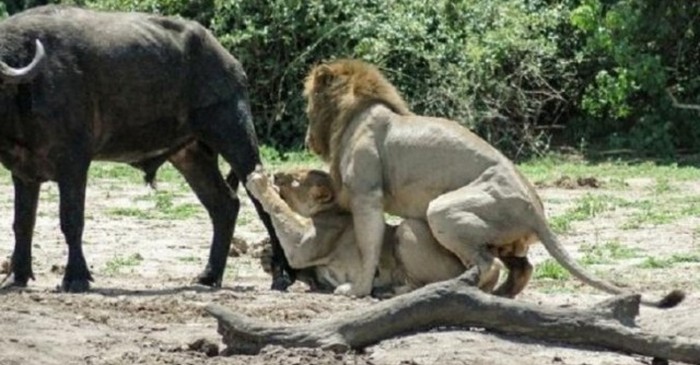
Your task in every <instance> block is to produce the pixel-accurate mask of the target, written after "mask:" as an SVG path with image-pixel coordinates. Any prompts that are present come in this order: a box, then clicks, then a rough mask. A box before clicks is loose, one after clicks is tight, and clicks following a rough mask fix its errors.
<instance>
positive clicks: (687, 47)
mask: <svg viewBox="0 0 700 365" xmlns="http://www.w3.org/2000/svg"><path fill="white" fill-rule="evenodd" d="M698 16H700V4H699V3H697V2H687V1H683V0H671V1H658V2H653V1H646V0H618V1H601V0H584V1H581V4H579V5H578V6H577V7H575V8H574V9H573V10H572V12H571V23H572V25H573V26H574V27H575V28H576V30H577V35H578V36H579V37H580V38H581V40H582V42H581V47H580V48H579V49H578V50H577V55H576V58H577V60H578V61H579V62H578V65H577V69H578V70H579V75H578V77H577V78H579V79H581V80H583V81H584V85H583V86H584V90H585V91H584V93H583V95H582V97H581V99H580V113H579V115H578V117H577V118H576V119H575V120H574V121H573V123H572V125H570V128H569V133H570V135H572V136H576V137H577V138H585V139H588V140H591V141H595V142H597V144H599V145H604V146H608V147H611V148H631V149H633V150H635V151H645V152H646V153H648V154H653V155H673V154H674V153H675V152H676V151H677V150H678V149H679V148H681V149H695V150H696V151H697V146H698V145H700V131H699V130H698V128H697V127H693V125H694V124H696V123H697V120H698V113H697V111H691V110H685V109H680V108H676V107H674V106H673V101H672V96H671V95H673V94H675V96H676V97H678V98H680V99H682V100H689V101H692V102H697V101H698V100H699V98H698V92H699V91H700V74H699V73H698V71H700V65H698V63H697V60H698V59H700V58H698V57H700V51H699V50H698V47H697V44H698V42H700V23H698V22H697V21H696V19H697V18H698Z"/></svg>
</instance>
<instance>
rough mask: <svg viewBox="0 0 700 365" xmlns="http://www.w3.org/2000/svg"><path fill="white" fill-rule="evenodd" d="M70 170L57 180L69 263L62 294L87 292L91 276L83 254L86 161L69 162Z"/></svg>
mask: <svg viewBox="0 0 700 365" xmlns="http://www.w3.org/2000/svg"><path fill="white" fill-rule="evenodd" d="M70 163H71V165H70V167H67V168H64V169H62V170H61V171H63V172H64V174H63V175H62V176H61V177H59V179H58V190H59V199H60V202H59V215H60V220H61V231H62V232H63V236H64V237H65V239H66V243H67V244H68V264H67V265H66V272H65V274H64V276H63V282H62V283H61V289H62V290H63V291H65V292H71V293H81V292H85V291H87V290H88V289H90V281H92V275H91V274H90V271H89V270H88V267H87V263H86V262H85V256H84V255H83V227H84V225H85V187H86V184H87V172H88V167H89V165H90V163H89V161H88V162H84V163H81V162H78V160H77V159H76V160H71V161H70Z"/></svg>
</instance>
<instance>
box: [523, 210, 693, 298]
mask: <svg viewBox="0 0 700 365" xmlns="http://www.w3.org/2000/svg"><path fill="white" fill-rule="evenodd" d="M534 230H535V232H536V233H537V236H538V237H539V239H540V241H541V242H542V244H543V245H544V247H545V248H546V249H547V252H549V254H550V255H552V257H554V258H555V259H556V260H557V262H559V264H561V265H562V266H563V267H564V268H565V269H566V270H568V271H569V272H570V273H572V274H573V275H574V276H576V277H577V278H579V279H580V280H581V281H583V282H584V283H586V284H588V285H590V286H592V287H594V288H596V289H600V290H602V291H605V292H607V293H610V294H627V293H630V291H628V290H625V289H622V288H620V287H618V286H615V285H613V284H611V283H609V282H607V281H605V280H603V279H601V278H598V277H596V276H595V275H593V274H591V273H590V272H588V271H587V270H586V269H585V268H584V267H583V266H581V265H579V264H578V262H576V260H574V259H573V257H571V255H569V253H568V252H567V251H566V249H565V248H564V246H562V244H561V243H560V242H559V240H558V239H557V237H556V235H555V234H554V232H552V230H551V229H550V228H549V226H548V225H547V223H546V222H544V220H541V219H540V220H539V222H538V223H537V224H535V227H534ZM683 299H685V293H684V292H683V291H682V290H678V289H675V290H672V291H671V292H670V293H668V294H667V295H666V296H664V297H663V298H661V299H660V300H656V301H651V300H648V299H644V298H642V299H641V303H642V304H644V305H647V306H651V307H657V308H672V307H675V306H676V305H677V304H678V303H680V302H681V301H683Z"/></svg>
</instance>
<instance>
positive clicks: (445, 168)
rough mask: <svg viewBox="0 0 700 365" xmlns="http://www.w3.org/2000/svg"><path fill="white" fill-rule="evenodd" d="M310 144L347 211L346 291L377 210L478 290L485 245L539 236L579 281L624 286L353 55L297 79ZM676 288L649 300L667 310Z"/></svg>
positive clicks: (518, 185)
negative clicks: (453, 264)
mask: <svg viewBox="0 0 700 365" xmlns="http://www.w3.org/2000/svg"><path fill="white" fill-rule="evenodd" d="M304 96H305V97H306V99H307V110H306V111H307V115H308V118H309V126H308V130H307V135H306V143H307V145H308V147H309V148H310V149H311V150H312V151H313V152H314V153H316V154H318V155H320V156H321V157H322V158H323V159H324V160H325V161H326V162H329V163H330V173H331V177H332V178H333V182H334V184H335V188H336V191H337V192H338V203H339V205H340V206H341V207H343V208H346V209H349V210H350V211H351V212H352V216H353V221H354V226H355V235H356V242H357V245H358V246H359V249H360V253H361V257H362V275H360V278H359V279H357V280H355V281H353V282H352V285H351V287H350V288H348V290H347V292H346V294H348V295H354V296H364V295H367V294H369V292H370V290H371V289H372V278H373V277H374V273H375V270H376V268H377V263H378V262H379V257H380V252H381V247H382V238H383V236H384V231H385V224H384V211H386V212H389V213H391V214H394V215H397V216H400V217H404V218H412V219H418V220H425V221H427V222H428V225H429V226H430V229H431V231H432V233H433V235H434V237H435V238H436V239H437V241H438V242H439V244H441V245H442V246H443V247H445V248H446V249H447V250H449V251H450V252H452V253H454V254H455V255H456V256H457V257H458V258H459V259H460V260H461V261H462V263H464V264H465V266H466V265H468V264H469V263H472V262H474V263H475V264H476V265H477V267H478V269H479V272H480V283H479V286H480V287H483V285H485V284H486V283H488V282H491V281H493V276H494V275H496V273H497V272H498V270H497V268H498V267H499V265H500V263H499V262H498V260H495V258H494V255H493V254H492V252H491V250H490V249H489V245H490V246H492V247H498V246H501V245H503V244H511V243H512V242H514V241H517V240H520V239H523V237H525V241H528V242H529V241H534V239H532V240H531V239H530V238H529V237H531V236H532V237H533V238H534V237H537V238H539V240H541V241H542V243H543V244H544V246H545V247H546V249H547V251H549V253H550V254H551V255H552V256H553V257H554V258H555V259H557V261H558V262H559V263H560V264H561V265H562V266H564V267H565V268H566V269H567V270H569V271H570V272H572V273H573V274H574V275H575V276H577V277H578V278H579V279H581V280H582V281H584V282H586V283H588V284H590V285H592V286H594V287H596V288H598V289H601V290H604V291H606V292H609V293H614V294H620V293H625V292H627V291H626V290H623V289H621V288H619V287H617V286H615V285H613V284H611V283H608V282H606V281H603V280H601V279H599V278H596V277H595V276H593V275H592V274H590V273H588V272H587V271H585V270H584V269H583V268H582V267H581V266H580V265H579V264H578V263H577V262H576V261H575V260H573V259H572V258H571V256H570V255H569V254H568V253H567V251H566V250H565V249H564V248H563V246H562V245H561V244H560V243H559V241H558V240H557V238H556V236H555V235H554V233H553V232H552V231H551V229H550V228H549V226H548V224H547V221H546V219H545V217H544V210H543V209H542V206H541V204H539V198H538V196H537V193H536V192H535V189H534V187H533V186H532V184H530V183H529V181H527V179H525V178H524V177H523V176H522V175H521V174H520V172H519V171H518V170H517V169H516V167H515V166H514V164H513V163H512V162H511V161H510V160H509V159H508V158H506V157H505V156H504V155H503V154H501V153H500V152H499V151H498V150H496V149H495V148H494V147H493V146H491V145H489V144H488V143H487V142H485V141H484V140H482V139H481V138H479V137H478V136H477V135H475V134H473V133H472V132H470V131H469V130H467V129H466V128H464V127H462V126H460V125H459V124H458V123H456V122H454V121H450V120H446V119H441V118H433V117H426V116H417V115H414V114H413V113H411V111H410V110H409V108H408V106H407V105H406V103H405V102H404V100H403V99H402V98H401V96H400V95H399V93H398V92H397V90H396V89H395V88H394V86H393V85H392V84H391V83H389V81H388V80H387V79H386V78H385V77H384V76H383V75H382V74H381V73H380V72H379V70H378V69H377V68H376V67H374V66H372V65H370V64H367V63H365V62H362V61H359V60H337V61H334V62H330V63H326V64H320V65H318V66H316V67H314V68H313V69H312V70H311V71H310V73H309V74H308V76H307V78H306V80H305V84H304ZM683 297H684V293H683V292H682V291H673V292H671V293H670V294H669V295H668V296H667V297H665V298H664V299H663V300H661V301H658V302H652V301H648V300H643V301H642V302H643V303H644V304H647V305H653V306H663V307H668V306H673V305H675V304H677V303H678V302H680V301H681V300H682V299H683Z"/></svg>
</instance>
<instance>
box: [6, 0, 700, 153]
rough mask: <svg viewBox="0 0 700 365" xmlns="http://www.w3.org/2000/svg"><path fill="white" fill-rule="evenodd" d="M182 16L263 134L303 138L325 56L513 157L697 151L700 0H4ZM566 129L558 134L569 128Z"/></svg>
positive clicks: (292, 142) (270, 139)
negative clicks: (307, 83)
mask: <svg viewBox="0 0 700 365" xmlns="http://www.w3.org/2000/svg"><path fill="white" fill-rule="evenodd" d="M46 2H62V3H74V4H79V5H85V6H89V7H93V8H99V9H111V10H124V11H135V10H138V11H147V12H154V13H162V14H170V15H172V14H179V15H181V16H183V17H186V18H191V19H195V20H197V21H199V22H200V23H202V24H204V25H205V26H207V27H209V28H210V29H211V30H212V32H213V33H214V34H215V35H216V36H217V37H218V38H219V40H220V41H221V42H222V44H224V46H226V47H227V48H228V49H229V50H230V51H231V53H232V54H234V55H235V56H236V57H237V58H238V59H239V60H240V61H241V62H242V63H243V65H244V67H245V69H246V72H247V73H248V77H249V80H250V89H251V90H250V91H251V98H252V100H251V101H252V106H253V112H254V115H255V122H256V128H257V132H258V135H259V136H260V139H261V140H262V141H263V142H264V143H266V144H269V145H272V146H274V147H276V148H279V149H289V148H298V147H300V146H301V144H302V141H303V135H304V129H305V125H306V122H305V116H304V100H303V98H302V96H301V89H302V81H303V78H304V76H305V74H306V73H307V72H308V70H309V69H310V68H311V67H312V66H313V65H315V64H317V63H318V62H321V61H323V60H330V59H335V58H339V57H357V58H362V59H365V60H367V61H369V62H372V63H375V64H377V65H378V66H379V67H380V68H381V69H382V70H383V71H384V72H385V73H386V75H387V76H388V77H389V79H390V80H391V81H392V82H394V83H395V84H396V86H397V87H398V89H399V90H400V91H401V92H402V94H403V95H404V97H405V98H406V100H407V101H408V102H409V104H410V105H411V107H412V109H413V110H414V112H416V113H420V114H427V115H435V116H443V117H448V118H451V119H455V120H457V121H459V122H461V123H463V124H464V125H466V126H467V127H469V128H472V129H473V130H475V131H476V132H477V133H479V134H480V135H482V136H483V137H485V138H486V139H487V140H489V141H490V142H491V143H493V144H495V145H496V146H498V147H500V148H501V149H502V150H504V151H505V152H506V153H507V154H508V155H509V156H511V157H516V158H518V157H525V156H528V155H532V154H538V153H542V152H545V151H546V150H547V149H548V148H549V147H550V140H552V139H551V137H552V136H555V137H557V138H556V139H554V142H556V143H557V144H568V145H574V146H579V147H586V148H588V149H590V150H597V149H603V148H614V149H619V148H624V149H631V150H634V151H637V152H639V151H643V152H644V153H646V154H650V155H656V156H658V155H666V156H668V155H673V154H674V153H676V152H677V151H679V150H682V151H697V150H698V146H699V145H700V128H697V127H696V124H697V120H698V112H697V110H692V109H682V108H678V107H677V105H674V103H673V99H672V96H671V95H673V96H674V97H676V98H678V100H680V101H681V102H684V103H690V104H697V103H698V101H699V100H700V97H699V96H698V95H700V76H699V75H700V72H698V71H700V70H699V68H700V65H699V64H698V63H697V60H698V59H700V48H699V47H697V44H698V43H700V39H699V38H700V22H698V21H696V19H698V18H699V17H700V3H697V2H689V1H686V0H669V1H657V2H653V1H648V0H502V1H483V0H434V1H424V0H384V1H380V0H268V1H257V0H236V1H233V0H231V1H229V0H192V1H189V0H138V1H137V0H7V1H5V3H3V4H6V6H5V7H4V8H3V7H0V16H2V14H3V13H4V12H5V11H6V12H8V13H10V14H12V13H14V12H16V11H19V10H21V9H23V8H25V7H27V6H31V5H36V4H39V3H46ZM3 4H0V5H3ZM562 131H563V133H562Z"/></svg>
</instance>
